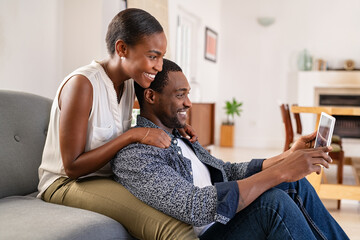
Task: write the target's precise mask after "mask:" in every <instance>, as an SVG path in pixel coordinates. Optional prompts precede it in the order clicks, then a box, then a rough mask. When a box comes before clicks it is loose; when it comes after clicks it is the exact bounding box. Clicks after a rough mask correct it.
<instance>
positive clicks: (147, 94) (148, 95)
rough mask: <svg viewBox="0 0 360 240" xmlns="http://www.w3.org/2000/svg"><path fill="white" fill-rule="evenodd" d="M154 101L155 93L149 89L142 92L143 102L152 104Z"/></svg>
mask: <svg viewBox="0 0 360 240" xmlns="http://www.w3.org/2000/svg"><path fill="white" fill-rule="evenodd" d="M155 99H156V94H155V91H154V90H152V89H151V88H147V89H145V90H144V101H146V102H147V103H149V104H154V103H155Z"/></svg>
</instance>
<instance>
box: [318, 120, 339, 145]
mask: <svg viewBox="0 0 360 240" xmlns="http://www.w3.org/2000/svg"><path fill="white" fill-rule="evenodd" d="M334 125H335V118H334V117H332V116H330V115H328V114H326V113H321V118H320V122H319V127H318V131H317V134H316V140H315V146H314V147H325V146H330V144H331V138H332V134H333V131H334Z"/></svg>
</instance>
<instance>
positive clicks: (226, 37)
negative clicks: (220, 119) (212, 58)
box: [218, 0, 360, 147]
mask: <svg viewBox="0 0 360 240" xmlns="http://www.w3.org/2000/svg"><path fill="white" fill-rule="evenodd" d="M359 12H360V1H357V0H349V1H346V2H344V1H340V0H331V1H329V0H317V1H312V0H301V1H300V0H299V1H287V0H271V1H266V0H253V1H245V0H227V1H223V2H222V9H221V13H222V15H221V21H222V22H221V29H222V35H221V36H220V37H221V41H220V73H221V74H220V78H219V81H218V83H219V86H218V88H219V90H220V92H221V94H220V96H219V98H218V109H219V108H220V107H219V105H220V106H221V105H222V104H223V102H224V100H226V99H229V98H230V97H232V96H235V97H236V98H237V99H238V100H241V101H243V102H244V111H243V114H242V116H241V117H240V118H237V120H236V138H235V144H236V146H249V147H279V146H282V144H283V142H284V130H283V125H282V122H281V117H280V110H279V107H278V100H281V101H285V102H290V103H294V102H296V100H297V67H296V66H297V65H296V62H297V54H298V52H299V51H301V50H303V49H304V48H307V49H308V50H309V51H310V53H311V54H313V55H314V56H315V57H321V58H324V59H326V60H328V61H329V64H330V66H333V67H341V66H342V62H343V61H344V60H345V59H347V58H350V59H353V60H355V62H356V63H357V67H359V66H360V44H359V43H360V31H359V30H358V29H359V26H360V25H359V24H360V14H359ZM262 16H271V17H275V18H276V21H275V23H274V24H273V25H271V26H269V27H267V28H265V27H262V26H260V25H259V24H258V23H257V21H256V19H257V18H258V17H262ZM219 114H221V113H219Z"/></svg>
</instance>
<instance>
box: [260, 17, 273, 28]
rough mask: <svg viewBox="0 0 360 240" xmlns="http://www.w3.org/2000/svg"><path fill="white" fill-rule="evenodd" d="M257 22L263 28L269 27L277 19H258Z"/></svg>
mask: <svg viewBox="0 0 360 240" xmlns="http://www.w3.org/2000/svg"><path fill="white" fill-rule="evenodd" d="M257 22H258V23H259V24H260V25H261V26H263V27H268V26H270V25H272V24H273V23H274V22H275V18H274V17H258V18H257Z"/></svg>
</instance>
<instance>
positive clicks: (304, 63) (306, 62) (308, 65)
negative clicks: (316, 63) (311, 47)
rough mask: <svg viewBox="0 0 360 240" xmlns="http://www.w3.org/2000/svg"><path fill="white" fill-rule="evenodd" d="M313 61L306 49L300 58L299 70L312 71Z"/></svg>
mask: <svg viewBox="0 0 360 240" xmlns="http://www.w3.org/2000/svg"><path fill="white" fill-rule="evenodd" d="M312 65H313V60H312V56H311V55H310V54H309V51H308V50H307V49H304V50H303V51H301V52H300V53H299V56H298V69H299V70H300V71H310V70H311V69H312Z"/></svg>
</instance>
